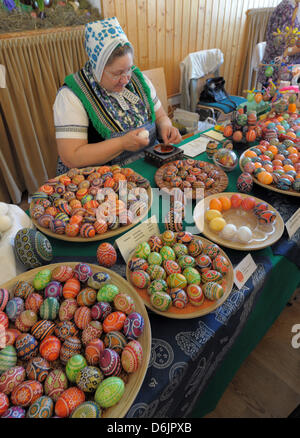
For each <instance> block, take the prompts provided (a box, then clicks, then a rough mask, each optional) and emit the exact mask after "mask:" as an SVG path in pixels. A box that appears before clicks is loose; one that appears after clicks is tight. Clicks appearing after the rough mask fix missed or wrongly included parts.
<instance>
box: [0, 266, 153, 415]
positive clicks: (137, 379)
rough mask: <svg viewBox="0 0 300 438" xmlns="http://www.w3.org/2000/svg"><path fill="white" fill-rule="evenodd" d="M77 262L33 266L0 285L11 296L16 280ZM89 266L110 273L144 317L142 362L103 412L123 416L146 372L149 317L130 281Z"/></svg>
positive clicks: (141, 341)
mask: <svg viewBox="0 0 300 438" xmlns="http://www.w3.org/2000/svg"><path fill="white" fill-rule="evenodd" d="M78 263H79V262H65V263H55V264H51V265H44V266H41V267H39V268H35V269H32V270H30V271H27V272H24V273H22V274H20V275H18V276H17V277H15V278H13V279H11V280H10V281H8V282H6V283H4V284H2V285H1V286H0V287H2V288H5V289H8V291H9V292H10V294H11V297H12V288H13V286H14V285H15V284H16V283H17V281H20V280H24V281H28V282H32V281H33V278H34V277H35V275H36V274H37V273H38V272H39V271H41V270H43V269H50V270H51V271H53V270H54V269H55V268H56V267H58V266H62V265H68V266H71V267H72V268H74V267H75V266H76V265H77V264H78ZM89 266H90V267H91V268H92V271H93V273H96V272H100V271H103V272H106V273H108V274H109V275H110V278H111V280H112V283H113V284H115V285H116V286H118V287H119V289H120V291H121V292H124V293H126V294H128V295H130V296H131V297H132V298H133V299H134V302H135V305H136V311H137V312H138V313H140V314H141V315H142V316H143V318H144V331H143V333H142V335H141V336H140V337H139V338H138V341H139V342H140V344H141V345H142V347H143V362H142V364H141V366H140V368H139V369H138V370H137V371H136V372H135V373H133V374H130V375H129V379H128V382H127V383H126V385H125V392H124V394H123V397H122V399H121V400H120V401H119V403H117V404H116V405H115V406H112V407H111V408H108V409H106V410H105V411H104V412H103V417H104V418H123V417H124V416H125V415H126V413H127V411H128V410H129V409H130V407H131V405H132V403H133V402H134V400H135V398H136V396H137V394H138V392H139V390H140V388H141V386H142V383H143V380H144V377H145V375H146V372H147V368H148V363H149V360H150V354H151V327H150V322H149V317H148V313H147V311H146V309H145V306H144V303H143V301H142V299H141V298H140V296H139V294H137V293H136V291H135V289H134V287H132V286H131V284H130V283H128V282H127V281H126V280H125V279H124V278H122V277H121V276H120V275H118V274H116V273H115V272H113V271H111V270H109V269H106V268H103V267H100V266H97V265H93V264H90V263H89ZM57 362H58V361H56V362H55V364H56V366H55V368H61V364H57ZM53 364H54V362H53ZM63 369H65V366H64V365H63ZM88 398H89V397H88V396H87V393H86V399H88ZM90 399H91V400H93V399H94V393H93V394H92V395H91V398H90Z"/></svg>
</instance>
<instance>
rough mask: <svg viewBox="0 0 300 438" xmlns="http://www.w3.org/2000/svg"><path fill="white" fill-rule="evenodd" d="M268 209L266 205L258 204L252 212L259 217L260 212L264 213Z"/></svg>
mask: <svg viewBox="0 0 300 438" xmlns="http://www.w3.org/2000/svg"><path fill="white" fill-rule="evenodd" d="M268 209H269V206H268V204H266V203H265V202H258V203H257V204H255V206H254V208H253V211H254V214H255V215H258V216H259V215H260V213H261V212H262V211H266V210H268Z"/></svg>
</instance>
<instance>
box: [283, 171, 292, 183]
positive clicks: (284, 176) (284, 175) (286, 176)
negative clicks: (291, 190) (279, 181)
mask: <svg viewBox="0 0 300 438" xmlns="http://www.w3.org/2000/svg"><path fill="white" fill-rule="evenodd" d="M282 178H286V179H288V180H289V181H291V183H293V182H294V181H295V179H294V178H293V177H292V176H291V175H289V174H288V173H284V174H283V175H282Z"/></svg>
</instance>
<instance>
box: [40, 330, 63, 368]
mask: <svg viewBox="0 0 300 438" xmlns="http://www.w3.org/2000/svg"><path fill="white" fill-rule="evenodd" d="M60 348H61V342H60V340H59V339H58V338H57V337H56V336H47V337H46V338H45V339H43V340H42V342H41V343H40V347H39V351H40V355H41V356H42V357H43V358H44V359H46V360H48V361H49V362H53V361H54V360H56V359H58V357H59V353H60Z"/></svg>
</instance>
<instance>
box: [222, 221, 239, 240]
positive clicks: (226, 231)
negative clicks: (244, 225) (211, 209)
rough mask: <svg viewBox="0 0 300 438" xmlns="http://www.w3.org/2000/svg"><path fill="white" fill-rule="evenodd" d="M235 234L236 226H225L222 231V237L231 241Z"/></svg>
mask: <svg viewBox="0 0 300 438" xmlns="http://www.w3.org/2000/svg"><path fill="white" fill-rule="evenodd" d="M235 234H236V226H235V225H234V224H226V225H225V227H224V228H223V230H222V237H224V239H227V240H231V239H232V238H233V237H234V236H235Z"/></svg>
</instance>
